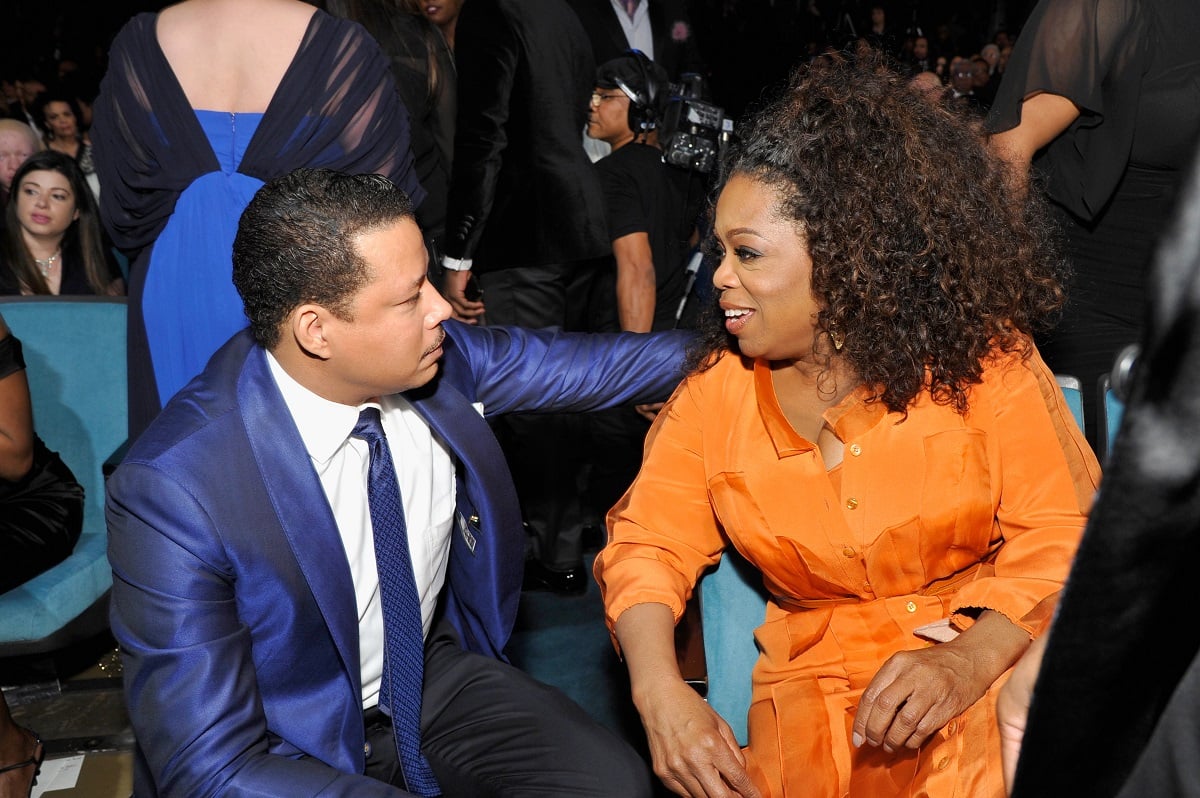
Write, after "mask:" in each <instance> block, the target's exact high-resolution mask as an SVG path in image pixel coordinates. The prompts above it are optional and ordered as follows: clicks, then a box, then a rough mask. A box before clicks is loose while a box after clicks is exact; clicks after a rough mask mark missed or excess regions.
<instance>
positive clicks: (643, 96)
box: [613, 50, 659, 138]
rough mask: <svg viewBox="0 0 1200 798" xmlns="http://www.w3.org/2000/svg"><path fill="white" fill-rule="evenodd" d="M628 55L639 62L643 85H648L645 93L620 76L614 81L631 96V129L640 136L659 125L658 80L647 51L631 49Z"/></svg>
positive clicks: (622, 90)
mask: <svg viewBox="0 0 1200 798" xmlns="http://www.w3.org/2000/svg"><path fill="white" fill-rule="evenodd" d="M626 55H628V56H631V57H632V58H633V59H634V60H635V61H636V62H637V65H638V69H639V70H640V71H641V73H642V85H643V86H645V87H646V90H645V93H642V92H639V91H636V90H635V89H634V88H633V87H632V86H630V85H629V84H628V83H626V82H625V81H624V80H621V78H619V77H614V78H613V83H615V84H617V88H618V89H620V90H621V93H622V94H624V95H625V96H626V97H628V98H629V116H628V121H629V129H630V130H632V131H633V134H634V136H635V137H638V138H640V137H642V136H645V135H646V134H648V133H649V132H650V131H651V130H654V129H655V128H656V127H658V105H657V104H656V102H655V101H656V100H657V99H658V92H659V87H658V81H656V80H655V79H654V74H653V71H652V69H651V67H652V66H653V62H652V61H651V60H650V59H649V58H648V57H647V56H646V54H645V53H643V52H642V51H641V50H630V51H629V52H627V53H626Z"/></svg>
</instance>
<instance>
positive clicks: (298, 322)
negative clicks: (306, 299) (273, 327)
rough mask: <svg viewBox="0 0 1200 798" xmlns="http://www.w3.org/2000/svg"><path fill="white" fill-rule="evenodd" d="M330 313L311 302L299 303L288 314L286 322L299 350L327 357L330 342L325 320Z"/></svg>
mask: <svg viewBox="0 0 1200 798" xmlns="http://www.w3.org/2000/svg"><path fill="white" fill-rule="evenodd" d="M329 319H330V313H329V311H328V310H326V309H325V308H323V307H321V306H320V305H314V304H312V303H308V304H304V305H300V306H299V307H297V308H296V309H295V310H293V311H292V312H291V314H290V315H289V316H288V320H287V324H288V327H289V328H290V331H291V334H292V338H294V339H295V341H296V344H297V345H298V346H299V347H300V349H301V351H303V352H304V353H305V354H307V355H310V356H312V357H318V358H320V359H322V360H326V359H328V358H329V354H330V342H329V340H328V337H327V336H328V333H329V329H328V327H327V322H328V321H329Z"/></svg>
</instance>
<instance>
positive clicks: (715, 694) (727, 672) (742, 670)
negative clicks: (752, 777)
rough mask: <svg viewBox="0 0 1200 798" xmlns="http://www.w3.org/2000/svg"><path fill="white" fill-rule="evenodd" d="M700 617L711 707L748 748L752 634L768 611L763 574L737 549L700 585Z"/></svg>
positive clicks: (754, 657) (730, 550)
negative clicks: (747, 714) (747, 721)
mask: <svg viewBox="0 0 1200 798" xmlns="http://www.w3.org/2000/svg"><path fill="white" fill-rule="evenodd" d="M701 585H702V587H703V591H702V593H701V595H700V618H701V625H702V627H703V629H704V660H705V663H706V665H707V668H708V692H707V694H706V697H707V699H708V704H709V706H711V707H712V708H713V709H714V710H715V711H716V712H717V714H718V715H720V716H721V717H722V718H724V719H725V722H726V723H728V724H729V726H730V727H731V728H732V729H733V733H734V735H735V736H736V737H737V740H738V742H739V743H740V744H741V745H746V743H747V739H748V737H747V732H746V713H747V711H748V710H749V709H750V672H751V671H752V670H753V669H754V662H755V660H757V659H758V646H757V645H756V644H755V642H754V630H755V629H757V628H758V627H759V626H762V623H763V621H764V620H765V618H766V612H767V590H766V588H764V587H763V581H762V574H760V573H759V572H758V569H756V568H755V567H754V566H753V565H751V564H750V563H749V562H747V561H746V559H745V558H744V557H742V555H741V554H739V553H738V552H737V550H736V549H734V548H732V547H731V548H728V549H726V550H725V553H724V554H723V555H722V557H721V562H719V563H718V564H717V567H716V570H713V571H709V572H708V573H707V574H706V575H705V576H704V579H703V580H702V582H701Z"/></svg>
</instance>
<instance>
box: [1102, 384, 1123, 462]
mask: <svg viewBox="0 0 1200 798" xmlns="http://www.w3.org/2000/svg"><path fill="white" fill-rule="evenodd" d="M1100 409H1101V413H1102V414H1103V418H1101V419H1100V428H1099V429H1098V430H1097V435H1098V436H1099V438H1100V451H1099V452H1097V453H1096V454H1097V455H1098V456H1099V457H1100V462H1102V463H1103V462H1105V461H1107V460H1108V458H1109V453H1110V452H1112V448H1113V442H1114V441H1115V440H1116V439H1117V431H1118V430H1120V429H1121V416H1123V415H1124V414H1125V403H1124V402H1122V401H1121V400H1120V399H1119V398H1118V397H1117V393H1116V391H1114V390H1113V388H1112V381H1111V379H1110V378H1109V376H1108V375H1107V374H1105V375H1104V376H1103V377H1101V378H1100Z"/></svg>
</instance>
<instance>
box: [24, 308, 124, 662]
mask: <svg viewBox="0 0 1200 798" xmlns="http://www.w3.org/2000/svg"><path fill="white" fill-rule="evenodd" d="M0 315H2V316H3V317H4V320H5V322H6V323H7V324H8V326H9V328H10V329H11V330H12V333H13V335H15V336H16V337H17V338H19V339H20V340H21V344H22V348H23V350H24V354H25V364H26V372H25V373H26V377H27V378H28V380H29V394H30V398H31V399H32V402H33V422H34V429H35V430H36V431H37V434H38V436H39V437H41V439H42V440H43V441H45V442H46V446H47V447H49V448H50V449H52V450H54V451H56V452H58V453H59V455H60V456H61V457H62V459H63V462H65V463H66V464H67V466H68V467H69V468H70V469H71V471H72V472H73V473H74V474H75V478H76V479H78V480H79V483H80V484H81V485H83V489H84V521H83V533H82V535H81V536H80V538H79V542H78V543H77V544H76V546H75V550H74V551H73V552H72V553H71V555H70V556H69V557H68V558H67V559H66V560H65V561H64V562H62V563H60V564H59V565H57V566H55V567H54V568H52V569H50V570H49V571H47V572H45V573H43V574H41V575H39V576H37V577H35V578H34V579H32V580H30V581H29V582H26V583H25V584H24V585H21V586H19V587H17V588H14V589H13V590H10V591H8V592H7V593H5V594H3V595H0V656H12V655H15V654H26V653H30V654H32V653H43V652H44V651H47V650H50V649H51V648H54V647H57V646H58V644H61V643H63V642H66V641H64V640H63V637H62V635H61V634H60V633H61V632H62V631H63V629H64V627H66V626H67V625H68V624H70V623H72V622H73V621H75V620H76V619H77V618H79V617H80V616H81V615H82V614H83V613H84V612H85V611H87V610H88V609H89V608H92V607H93V605H95V604H96V603H97V602H98V601H99V600H100V599H101V598H103V597H104V596H105V594H106V593H107V591H108V589H109V588H110V587H111V585H112V573H111V571H110V570H109V566H108V559H107V551H106V550H107V533H106V530H105V523H104V478H103V476H102V474H101V467H102V466H103V464H104V461H105V460H106V459H107V458H108V457H109V456H110V455H111V454H112V453H113V452H114V451H115V450H116V449H117V448H118V447H119V446H120V445H121V444H122V443H123V442H124V441H125V439H126V437H127V434H128V395H127V389H126V379H125V377H126V365H125V316H126V304H125V300H124V299H123V298H103V297H3V298H0ZM93 614H95V613H93ZM92 631H93V632H94V631H97V630H92ZM80 636H82V633H81V635H80Z"/></svg>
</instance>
